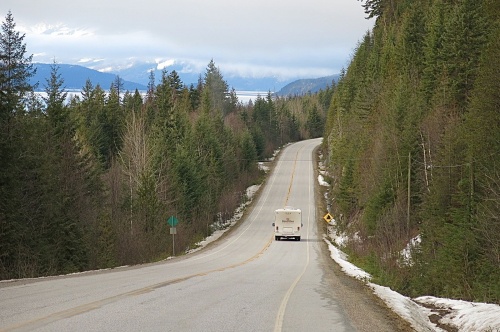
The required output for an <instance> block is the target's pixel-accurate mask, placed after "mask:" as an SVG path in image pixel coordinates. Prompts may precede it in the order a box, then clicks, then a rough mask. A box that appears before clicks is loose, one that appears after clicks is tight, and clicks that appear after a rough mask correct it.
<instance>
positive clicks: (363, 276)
mask: <svg viewBox="0 0 500 332" xmlns="http://www.w3.org/2000/svg"><path fill="white" fill-rule="evenodd" d="M325 242H326V243H327V244H328V248H329V250H330V256H331V257H332V259H333V260H334V261H335V262H336V263H337V264H339V265H340V267H341V268H342V270H343V271H344V272H345V273H347V274H348V275H350V276H351V277H354V278H356V279H360V280H363V281H365V282H366V284H367V285H368V286H369V287H370V288H372V289H373V292H374V293H375V294H376V295H377V296H378V297H379V298H381V299H382V300H383V301H384V302H385V304H386V305H387V306H388V307H389V308H391V310H392V311H394V312H395V313H396V314H398V315H399V316H400V317H401V318H403V319H404V320H406V321H407V322H408V323H410V325H411V326H412V328H413V329H415V331H418V332H427V331H438V332H439V331H445V330H443V329H441V328H439V327H438V326H437V325H435V324H434V323H432V322H431V321H430V319H429V317H430V316H431V315H436V312H438V315H439V316H441V317H442V318H440V320H439V323H440V324H444V325H449V326H451V327H454V328H457V329H458V331H474V332H481V331H484V332H500V306H499V305H496V304H488V303H474V302H466V301H459V300H451V299H444V298H437V297H432V296H423V297H418V298H416V299H411V298H409V297H406V296H404V295H402V294H399V293H398V292H395V291H393V290H392V289H390V288H389V287H384V286H380V285H377V284H374V283H371V282H370V279H371V275H370V274H369V273H367V272H366V271H364V270H362V269H360V268H359V267H357V266H355V265H354V264H352V263H350V262H348V261H347V259H348V256H347V255H346V254H345V253H343V252H342V251H341V250H339V249H338V248H337V247H336V246H335V245H333V244H332V243H331V242H330V241H329V240H328V239H326V238H325ZM429 308H430V309H429ZM434 308H435V309H434Z"/></svg>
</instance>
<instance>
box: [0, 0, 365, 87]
mask: <svg viewBox="0 0 500 332" xmlns="http://www.w3.org/2000/svg"><path fill="white" fill-rule="evenodd" d="M9 10H11V12H12V15H13V17H14V22H15V23H16V29H17V30H18V31H20V32H22V33H25V39H24V41H25V43H26V45H27V53H28V54H33V55H34V57H33V60H34V61H35V62H46V63H51V62H53V60H54V59H55V61H56V62H58V63H69V64H80V65H84V66H87V67H91V68H94V69H98V70H107V71H112V70H115V69H118V68H120V67H126V66H130V65H132V64H134V63H139V62H150V63H152V64H155V63H156V64H158V65H160V66H166V65H169V64H172V63H177V64H179V63H183V64H184V65H185V66H186V69H187V70H193V71H196V72H198V73H202V72H203V71H204V69H205V68H206V66H207V64H208V62H209V61H210V60H211V59H213V60H214V61H215V64H216V65H217V66H218V67H219V68H220V69H221V71H222V72H223V73H230V74H236V75H240V76H245V77H264V76H275V77H280V78H282V79H287V78H289V77H307V78H313V77H321V76H327V75H332V74H336V73H338V72H339V71H340V69H341V68H342V67H347V64H348V61H349V58H350V56H351V54H352V53H353V49H354V48H355V47H356V44H357V42H358V41H359V40H360V39H361V38H362V36H363V35H364V33H365V32H366V31H367V30H369V29H370V28H371V27H372V26H373V21H368V20H366V19H365V13H364V11H363V7H362V6H361V2H359V1H358V0H307V1H305V0H302V1H298V0H252V1H249V0H246V1H239V0H211V1H207V0H178V1H169V0H167V1H160V0H120V1H118V0H82V1H78V2H74V1H67V0H66V1H62V0H1V1H0V15H1V16H2V17H1V19H2V21H4V19H5V16H6V15H7V12H8V11H9ZM167 69H168V68H167Z"/></svg>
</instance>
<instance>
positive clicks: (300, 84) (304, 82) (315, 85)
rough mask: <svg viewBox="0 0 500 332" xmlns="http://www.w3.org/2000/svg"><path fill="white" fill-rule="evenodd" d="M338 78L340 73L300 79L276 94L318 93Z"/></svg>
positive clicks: (300, 94)
mask: <svg viewBox="0 0 500 332" xmlns="http://www.w3.org/2000/svg"><path fill="white" fill-rule="evenodd" d="M338 80H339V75H338V74H337V75H331V76H325V77H320V78H308V79H300V80H296V81H293V82H291V83H289V84H287V85H285V86H284V87H283V88H282V89H281V90H279V91H278V92H277V93H276V94H277V95H278V96H280V97H286V96H303V95H305V94H308V93H316V92H319V91H320V90H324V89H326V87H327V86H332V82H337V81H338Z"/></svg>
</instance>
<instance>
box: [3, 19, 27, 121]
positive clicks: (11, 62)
mask: <svg viewBox="0 0 500 332" xmlns="http://www.w3.org/2000/svg"><path fill="white" fill-rule="evenodd" d="M15 28H16V24H15V22H14V18H13V16H12V13H11V12H10V11H9V12H8V13H7V16H6V17H5V21H3V22H2V31H1V33H0V98H1V99H0V107H1V108H0V112H1V113H0V117H1V119H2V122H4V121H6V119H7V118H8V117H9V116H10V115H12V113H13V112H15V111H16V109H17V108H18V107H20V106H21V101H22V99H23V97H24V96H25V95H26V93H28V92H30V91H32V90H33V87H32V86H31V85H30V84H29V78H30V77H32V76H33V75H34V74H35V69H33V65H32V63H31V60H32V58H33V55H30V56H26V44H23V40H24V37H25V35H24V34H23V35H21V34H20V33H19V32H18V31H16V30H15ZM5 129H8V128H5Z"/></svg>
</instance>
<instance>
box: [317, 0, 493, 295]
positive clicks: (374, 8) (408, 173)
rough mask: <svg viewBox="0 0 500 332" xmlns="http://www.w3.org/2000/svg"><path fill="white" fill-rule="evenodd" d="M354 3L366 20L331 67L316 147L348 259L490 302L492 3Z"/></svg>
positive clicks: (384, 274)
mask: <svg viewBox="0 0 500 332" xmlns="http://www.w3.org/2000/svg"><path fill="white" fill-rule="evenodd" d="M363 6H364V7H365V10H366V13H367V14H368V17H373V18H375V20H376V21H375V26H374V28H373V30H372V31H369V32H367V33H366V34H365V36H364V38H363V39H362V40H361V41H360V42H359V44H358V46H357V48H356V51H355V53H354V55H353V58H352V61H351V62H350V65H349V67H348V68H347V70H344V71H343V73H342V77H341V79H340V80H339V83H338V85H337V87H336V91H335V93H334V95H333V98H332V100H331V104H330V108H329V110H328V115H327V122H326V126H325V127H326V128H325V133H324V137H325V140H324V146H323V148H324V150H325V152H326V158H327V162H328V165H329V172H330V175H331V178H330V181H331V183H332V186H333V195H332V196H333V197H334V199H333V200H332V202H331V203H332V207H333V210H334V213H335V215H336V216H337V220H338V222H339V225H340V227H341V229H342V230H345V231H347V232H349V233H351V234H356V236H355V239H356V240H353V241H351V242H350V243H349V246H348V250H349V251H350V253H351V257H353V259H355V260H356V261H357V262H358V263H359V264H361V265H362V266H363V267H365V268H366V269H367V270H369V271H370V272H371V273H373V274H374V275H375V276H376V278H377V279H378V281H379V282H381V283H383V284H386V285H390V286H391V287H393V288H394V289H397V290H398V291H400V292H402V293H405V294H407V295H410V296H417V295H435V296H442V297H452V298H460V299H467V300H477V301H489V302H495V303H499V301H500V282H499V281H500V219H499V217H498V216H499V215H500V199H499V198H500V195H499V194H500V153H499V151H500V112H499V105H500V86H499V84H500V83H499V80H498V77H499V74H500V73H499V68H500V62H499V61H500V60H499V59H500V44H499V43H500V3H499V2H498V1H495V0H425V1H424V0H421V1H413V0H412V1H410V0H403V1H394V0H377V1H373V0H365V1H363ZM412 238H417V239H419V240H420V243H419V242H418V240H417V243H419V244H417V245H415V246H414V248H413V251H412V261H411V262H404V261H402V259H401V254H400V252H401V250H402V249H403V248H405V245H406V244H407V243H408V242H409V241H410V239H412Z"/></svg>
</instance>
